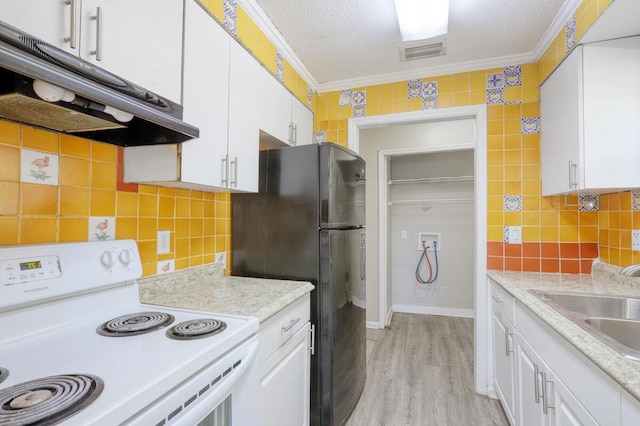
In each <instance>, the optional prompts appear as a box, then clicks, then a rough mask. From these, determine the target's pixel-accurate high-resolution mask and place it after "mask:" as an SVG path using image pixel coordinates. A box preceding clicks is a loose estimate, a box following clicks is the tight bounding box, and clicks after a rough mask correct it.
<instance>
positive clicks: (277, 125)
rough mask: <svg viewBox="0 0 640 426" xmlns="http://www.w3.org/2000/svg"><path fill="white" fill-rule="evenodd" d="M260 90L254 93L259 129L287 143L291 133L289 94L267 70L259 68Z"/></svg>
mask: <svg viewBox="0 0 640 426" xmlns="http://www.w3.org/2000/svg"><path fill="white" fill-rule="evenodd" d="M258 85H259V87H260V90H259V92H257V93H256V94H255V97H256V98H258V99H256V103H257V106H258V108H259V115H258V117H259V123H258V125H259V127H260V130H263V131H265V132H267V133H268V134H269V135H271V136H273V137H274V138H276V139H279V140H280V141H282V142H285V143H287V144H289V143H290V138H291V133H290V126H291V94H290V93H289V91H288V90H287V89H285V88H284V86H283V85H282V84H280V82H279V81H278V80H276V78H275V77H274V76H272V75H271V73H270V72H269V71H267V70H266V69H264V68H262V67H261V69H260V77H259V83H258Z"/></svg>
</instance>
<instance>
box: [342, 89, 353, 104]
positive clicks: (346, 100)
mask: <svg viewBox="0 0 640 426" xmlns="http://www.w3.org/2000/svg"><path fill="white" fill-rule="evenodd" d="M351 96H352V92H351V89H347V90H341V91H340V102H339V104H340V106H349V105H351V104H352V102H351Z"/></svg>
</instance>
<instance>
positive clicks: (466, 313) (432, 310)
mask: <svg viewBox="0 0 640 426" xmlns="http://www.w3.org/2000/svg"><path fill="white" fill-rule="evenodd" d="M391 309H392V310H393V311H394V312H400V313H405V314H423V315H442V316H445V317H460V318H475V317H476V315H475V311H474V310H473V309H458V308H441V307H439V306H416V305H397V304H394V305H393V306H392V307H391Z"/></svg>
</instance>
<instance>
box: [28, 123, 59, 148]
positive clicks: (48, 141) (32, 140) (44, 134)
mask: <svg viewBox="0 0 640 426" xmlns="http://www.w3.org/2000/svg"><path fill="white" fill-rule="evenodd" d="M21 139H22V147H23V148H29V149H35V150H36V151H45V152H51V153H53V154H57V153H58V134H57V133H55V132H49V131H46V130H40V129H35V128H33V127H29V126H22V138H21Z"/></svg>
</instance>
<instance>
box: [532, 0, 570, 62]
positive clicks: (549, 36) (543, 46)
mask: <svg viewBox="0 0 640 426" xmlns="http://www.w3.org/2000/svg"><path fill="white" fill-rule="evenodd" d="M581 1H582V0H566V1H565V2H564V4H563V5H562V7H561V8H560V11H558V13H557V15H556V17H555V18H554V19H553V21H552V22H551V25H549V27H548V28H547V31H545V33H544V34H543V35H542V38H541V39H540V41H539V42H538V44H537V45H536V47H535V49H533V55H534V56H535V57H536V60H539V59H540V58H542V55H544V52H546V51H547V49H548V48H549V46H550V45H551V43H552V42H553V40H555V39H556V37H557V36H558V33H559V32H560V30H561V29H562V27H564V26H565V25H566V23H567V21H569V18H570V17H571V15H573V13H574V12H575V11H576V9H577V8H578V6H579V5H580V3H581Z"/></svg>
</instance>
